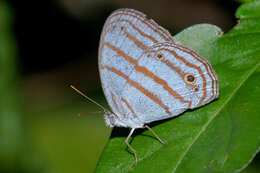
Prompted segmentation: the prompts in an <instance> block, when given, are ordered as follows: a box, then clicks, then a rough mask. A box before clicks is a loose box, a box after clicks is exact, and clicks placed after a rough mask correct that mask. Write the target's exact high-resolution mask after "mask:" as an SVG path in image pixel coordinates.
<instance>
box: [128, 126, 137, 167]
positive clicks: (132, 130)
mask: <svg viewBox="0 0 260 173" xmlns="http://www.w3.org/2000/svg"><path fill="white" fill-rule="evenodd" d="M134 131H135V128H132V129H131V131H130V133H129V135H128V136H127V138H126V140H125V143H126V145H127V146H128V147H129V148H130V150H131V151H132V152H133V153H134V156H135V164H136V165H137V161H138V159H137V155H136V151H135V149H134V148H133V147H132V146H131V145H130V144H129V142H128V140H129V138H130V137H131V136H132V134H133V132H134Z"/></svg>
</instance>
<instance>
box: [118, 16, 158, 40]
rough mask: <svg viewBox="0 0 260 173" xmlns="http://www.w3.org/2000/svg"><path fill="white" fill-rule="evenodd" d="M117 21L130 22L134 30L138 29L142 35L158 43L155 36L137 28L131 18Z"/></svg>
mask: <svg viewBox="0 0 260 173" xmlns="http://www.w3.org/2000/svg"><path fill="white" fill-rule="evenodd" d="M116 22H126V23H128V24H129V25H130V26H131V27H132V28H133V29H134V30H136V31H137V32H139V34H140V35H142V36H143V37H146V38H148V39H150V40H151V41H152V42H153V43H157V42H158V40H156V39H155V38H154V37H152V36H150V35H148V34H146V33H144V32H143V31H142V30H141V29H139V28H137V27H136V26H135V25H134V24H133V23H132V22H131V21H130V20H126V19H118V20H117V21H116Z"/></svg>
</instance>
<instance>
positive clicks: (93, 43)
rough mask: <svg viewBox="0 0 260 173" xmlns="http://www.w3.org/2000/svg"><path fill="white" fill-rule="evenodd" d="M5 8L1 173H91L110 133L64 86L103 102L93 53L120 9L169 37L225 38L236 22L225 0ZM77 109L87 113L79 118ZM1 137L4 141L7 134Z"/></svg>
mask: <svg viewBox="0 0 260 173" xmlns="http://www.w3.org/2000/svg"><path fill="white" fill-rule="evenodd" d="M6 3H7V4H8V6H7V8H6V11H8V16H11V17H6V18H7V19H8V20H9V21H8V22H6V23H4V22H2V24H1V23H0V25H4V24H7V25H8V26H9V30H10V32H8V33H9V34H10V35H11V38H12V40H13V42H12V44H14V45H12V46H15V47H16V48H15V49H14V50H15V53H14V54H15V58H14V63H15V70H14V71H15V75H14V76H16V77H15V85H16V87H15V90H16V91H15V92H16V93H17V96H16V98H17V99H16V100H17V102H18V104H17V105H18V106H16V108H17V107H18V108H17V109H18V110H19V111H18V112H19V113H18V114H17V117H18V118H17V117H16V120H17V123H16V125H17V128H16V132H18V133H19V142H17V141H18V140H17V141H14V143H15V147H13V150H14V151H13V150H10V152H13V153H15V154H12V156H10V154H9V153H8V154H6V153H5V148H2V151H4V152H3V153H5V154H6V155H4V156H3V157H1V156H0V158H1V160H0V172H35V171H37V172H62V173H66V172H67V173H70V172H84V173H86V172H92V171H93V170H94V168H95V165H96V162H97V161H98V157H99V155H100V154H101V152H102V149H103V147H104V146H105V143H106V140H107V139H108V137H109V133H110V131H111V129H109V128H108V127H105V123H104V121H103V116H102V113H100V110H99V109H98V107H97V106H95V105H93V104H92V103H89V102H88V101H87V100H84V99H83V98H82V97H81V96H79V95H77V94H76V93H75V92H74V91H73V90H71V89H70V88H69V85H70V84H74V85H75V86H77V87H78V88H79V89H81V90H83V91H84V92H86V93H87V94H88V95H89V96H90V97H92V98H93V99H95V100H96V101H98V102H99V103H101V104H103V105H106V103H105V100H104V96H103V94H102V90H101V84H100V80H99V75H98V69H97V50H98V44H99V37H100V33H101V30H102V26H103V24H104V22H105V20H106V18H107V16H108V15H109V14H110V13H111V12H112V11H113V10H115V9H118V8H123V7H127V8H134V9H136V10H139V11H142V12H143V13H145V14H147V15H148V16H149V17H151V18H153V19H154V20H155V21H157V23H159V24H160V25H162V26H164V27H165V28H167V29H168V30H169V31H170V32H171V33H172V35H174V34H176V33H178V32H180V31H181V30H183V29H184V28H186V27H189V26H191V25H194V24H198V23H211V24H215V25H217V26H219V27H220V28H222V29H223V31H224V32H225V33H226V32H228V31H229V30H230V29H231V28H232V27H233V26H234V25H235V24H236V22H237V21H236V20H237V19H236V18H235V16H234V14H235V11H236V9H237V7H238V6H239V4H238V3H236V2H234V1H232V0H226V1H225V0H160V1H155V0H144V1H140V0H131V1H130V0H129V1H126V0H107V1H105V0H96V1H94V0H45V1H33V0H31V1H29V0H24V1H21V0H9V1H7V0H6V1H5V4H6ZM0 8H1V4H0ZM0 22H1V20H0ZM0 27H1V26H0ZM0 32H1V30H0ZM0 39H1V38H0ZM0 46H1V45H0ZM79 112H84V113H85V114H86V115H88V116H84V117H80V118H79V117H77V114H78V113H79ZM3 120H4V121H8V118H7V119H6V118H5V119H3ZM4 121H3V122H4ZM12 126H13V127H14V126H15V125H14V124H12ZM3 134H4V135H6V138H7V139H9V138H10V136H11V135H14V133H10V134H9V132H7V133H3ZM17 143H19V145H18V144H17ZM7 145H8V146H11V145H13V144H12V143H11V142H10V143H8V144H7ZM7 148H8V147H7ZM8 152H9V151H8ZM258 160H259V159H258ZM257 168H258V167H257V159H255V161H254V162H253V163H252V164H251V165H250V167H249V168H247V169H246V170H245V171H244V172H248V173H249V172H257V170H258V169H257ZM1 170H2V171H1Z"/></svg>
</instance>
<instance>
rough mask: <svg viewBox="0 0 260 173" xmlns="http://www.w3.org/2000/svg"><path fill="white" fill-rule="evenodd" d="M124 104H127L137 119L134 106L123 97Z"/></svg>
mask: <svg viewBox="0 0 260 173" xmlns="http://www.w3.org/2000/svg"><path fill="white" fill-rule="evenodd" d="M121 100H122V102H124V103H125V104H126V106H127V107H128V109H129V110H130V111H131V112H132V113H133V115H134V117H136V113H135V111H134V109H133V108H132V106H131V105H130V104H129V103H128V102H127V101H126V99H125V98H124V97H121Z"/></svg>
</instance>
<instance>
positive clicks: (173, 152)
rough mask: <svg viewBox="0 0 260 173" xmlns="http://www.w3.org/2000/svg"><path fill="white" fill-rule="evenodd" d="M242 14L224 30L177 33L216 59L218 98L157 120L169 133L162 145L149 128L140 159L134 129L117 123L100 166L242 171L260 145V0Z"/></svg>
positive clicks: (162, 132) (140, 140)
mask: <svg viewBox="0 0 260 173" xmlns="http://www.w3.org/2000/svg"><path fill="white" fill-rule="evenodd" d="M236 16H237V17H238V18H240V21H239V24H237V25H236V26H235V27H234V28H233V29H232V30H231V31H230V32H229V33H227V34H224V35H222V34H223V33H222V32H221V30H220V29H218V28H217V27H215V26H212V25H195V26H192V27H190V28H188V29H186V30H184V31H183V32H181V33H180V34H178V35H176V36H175V38H176V40H177V41H179V42H181V43H182V44H184V45H187V46H189V47H191V48H193V49H194V50H196V51H197V52H199V53H200V55H202V56H203V57H206V58H208V59H209V61H210V62H211V64H212V66H213V68H214V69H215V71H216V73H217V74H218V77H219V87H220V97H219V99H218V100H217V101H215V102H213V103H210V104H208V105H206V106H205V107H203V108H199V109H196V110H193V111H188V112H186V113H184V114H183V115H181V116H179V117H177V118H175V119H173V120H169V121H164V122H161V123H160V124H158V125H156V126H154V128H153V129H154V130H155V131H156V132H157V134H158V135H159V136H160V137H161V138H163V139H166V141H167V143H168V146H167V147H165V146H163V145H161V144H160V143H159V142H158V141H157V140H155V139H154V138H152V137H150V138H149V137H148V136H151V135H152V134H151V133H150V132H149V131H147V130H142V131H139V133H137V134H136V136H135V137H134V140H133V141H132V143H131V145H132V146H133V148H135V149H136V151H137V155H138V157H139V163H138V165H137V166H134V163H135V161H134V157H133V155H132V154H130V153H129V152H127V150H126V145H125V144H124V140H125V138H126V136H127V134H128V133H129V131H127V130H126V131H125V132H122V129H121V128H114V129H113V132H112V135H111V137H110V140H109V142H108V144H107V146H106V147H105V150H104V152H103V154H102V156H101V158H100V161H99V163H98V165H97V169H96V172H113V173H114V172H194V173H195V172H229V173H231V172H240V171H241V170H243V169H244V168H245V167H247V165H248V164H249V163H250V161H251V160H252V159H253V157H254V156H255V155H256V153H257V152H258V150H259V147H260V136H259V135H260V126H259V124H260V119H259V112H260V107H259V104H260V100H259V95H260V87H259V80H260V66H259V65H260V56H259V50H258V49H259V47H260V37H259V31H260V1H253V2H250V3H245V4H244V5H242V6H241V7H240V8H239V9H238V10H237V13H236Z"/></svg>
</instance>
